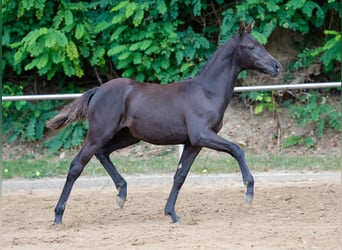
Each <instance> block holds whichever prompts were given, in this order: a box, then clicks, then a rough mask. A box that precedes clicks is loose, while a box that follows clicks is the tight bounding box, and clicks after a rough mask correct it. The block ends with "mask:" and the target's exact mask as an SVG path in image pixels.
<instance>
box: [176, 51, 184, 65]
mask: <svg viewBox="0 0 342 250" xmlns="http://www.w3.org/2000/svg"><path fill="white" fill-rule="evenodd" d="M183 58H184V53H183V52H182V51H181V50H177V51H176V60H177V64H179V65H180V64H181V63H182V61H183Z"/></svg>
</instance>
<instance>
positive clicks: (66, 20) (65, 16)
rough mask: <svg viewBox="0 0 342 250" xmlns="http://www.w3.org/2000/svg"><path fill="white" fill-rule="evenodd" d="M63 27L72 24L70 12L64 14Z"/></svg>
mask: <svg viewBox="0 0 342 250" xmlns="http://www.w3.org/2000/svg"><path fill="white" fill-rule="evenodd" d="M64 19H65V25H66V26H69V25H72V24H73V23H74V16H73V14H72V12H71V11H70V10H66V11H65V12H64Z"/></svg>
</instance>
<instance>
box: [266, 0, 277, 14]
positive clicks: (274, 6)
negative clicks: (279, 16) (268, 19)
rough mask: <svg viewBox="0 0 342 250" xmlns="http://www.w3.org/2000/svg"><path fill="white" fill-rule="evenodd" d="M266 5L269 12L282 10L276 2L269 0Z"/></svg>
mask: <svg viewBox="0 0 342 250" xmlns="http://www.w3.org/2000/svg"><path fill="white" fill-rule="evenodd" d="M265 4H266V8H267V10H268V11H269V12H277V11H278V10H279V9H280V7H279V5H277V4H276V2H275V1H274V0H269V1H267V2H266V3H265Z"/></svg>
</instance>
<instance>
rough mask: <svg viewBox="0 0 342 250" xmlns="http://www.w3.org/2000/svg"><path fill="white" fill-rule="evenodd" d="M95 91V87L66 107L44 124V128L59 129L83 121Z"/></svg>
mask: <svg viewBox="0 0 342 250" xmlns="http://www.w3.org/2000/svg"><path fill="white" fill-rule="evenodd" d="M96 90H97V87H95V88H92V89H90V90H88V91H87V92H85V93H84V94H83V95H82V96H81V97H79V98H77V99H76V100H74V101H73V102H71V103H70V104H68V105H66V106H65V107H64V108H63V109H62V110H61V111H60V112H59V114H58V115H56V116H55V117H54V118H52V119H51V120H49V121H48V122H47V123H46V127H48V128H52V129H60V128H63V127H65V126H67V125H69V124H70V123H72V122H74V121H78V120H84V119H85V118H86V117H87V113H88V105H89V102H90V100H91V98H92V97H93V95H94V94H95V92H96Z"/></svg>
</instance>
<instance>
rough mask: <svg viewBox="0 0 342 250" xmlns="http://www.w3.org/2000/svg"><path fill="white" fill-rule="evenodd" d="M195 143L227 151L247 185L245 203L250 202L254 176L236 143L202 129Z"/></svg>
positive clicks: (251, 200)
mask: <svg viewBox="0 0 342 250" xmlns="http://www.w3.org/2000/svg"><path fill="white" fill-rule="evenodd" d="M195 144H196V145H199V146H201V147H207V148H211V149H214V150H218V151H223V152H226V153H229V154H230V155H231V156H233V157H234V158H235V159H236V160H237V162H238V163H239V167H240V171H241V174H242V180H243V183H244V184H245V186H246V187H247V191H246V194H245V201H246V203H247V204H252V203H253V197H254V178H253V176H252V174H251V173H250V171H249V168H248V166H247V163H246V160H245V155H244V152H243V151H242V149H241V148H240V147H239V146H238V145H237V144H235V143H233V142H230V141H228V140H226V139H224V138H222V137H220V136H218V135H217V134H216V133H214V132H213V131H206V132H204V131H203V132H202V133H201V135H200V136H199V137H198V139H197V141H196V143H195Z"/></svg>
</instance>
